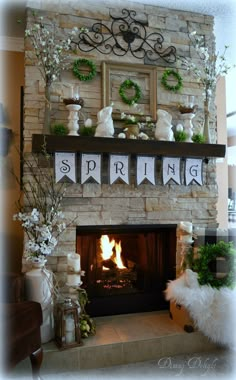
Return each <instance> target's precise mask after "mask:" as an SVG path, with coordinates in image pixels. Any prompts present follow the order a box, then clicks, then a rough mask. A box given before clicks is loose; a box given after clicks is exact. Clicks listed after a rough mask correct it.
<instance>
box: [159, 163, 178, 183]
mask: <svg viewBox="0 0 236 380" xmlns="http://www.w3.org/2000/svg"><path fill="white" fill-rule="evenodd" d="M162 177H163V185H166V184H167V183H168V182H169V181H170V180H173V181H174V182H175V183H177V185H180V158H178V157H177V158H174V157H163V161H162Z"/></svg>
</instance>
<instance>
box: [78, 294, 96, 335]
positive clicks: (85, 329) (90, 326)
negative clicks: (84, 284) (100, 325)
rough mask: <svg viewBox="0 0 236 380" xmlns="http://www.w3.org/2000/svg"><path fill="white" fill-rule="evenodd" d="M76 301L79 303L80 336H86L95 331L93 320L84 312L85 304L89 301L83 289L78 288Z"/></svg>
mask: <svg viewBox="0 0 236 380" xmlns="http://www.w3.org/2000/svg"><path fill="white" fill-rule="evenodd" d="M78 301H79V305H80V309H81V310H80V315H79V326H80V332H81V337H82V338H88V336H89V335H94V334H95V333H96V326H95V322H94V320H93V319H92V318H90V316H89V315H88V314H87V313H86V310H85V308H86V305H87V303H89V299H88V294H87V292H86V290H85V289H82V288H79V289H78Z"/></svg>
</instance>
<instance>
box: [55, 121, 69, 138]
mask: <svg viewBox="0 0 236 380" xmlns="http://www.w3.org/2000/svg"><path fill="white" fill-rule="evenodd" d="M51 131H52V133H53V134H54V135H57V136H65V135H68V133H69V129H68V127H67V126H66V125H64V124H60V123H58V124H54V125H52V126H51Z"/></svg>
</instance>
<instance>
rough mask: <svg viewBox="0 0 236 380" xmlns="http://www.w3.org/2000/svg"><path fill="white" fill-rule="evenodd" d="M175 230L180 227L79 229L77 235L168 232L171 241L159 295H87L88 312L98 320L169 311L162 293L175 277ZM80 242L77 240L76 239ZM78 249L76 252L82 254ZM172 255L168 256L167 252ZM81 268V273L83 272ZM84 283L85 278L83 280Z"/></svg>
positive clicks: (117, 226)
mask: <svg viewBox="0 0 236 380" xmlns="http://www.w3.org/2000/svg"><path fill="white" fill-rule="evenodd" d="M176 228H177V224H138V225H137V224H120V225H86V226H77V228H76V235H77V236H83V235H85V236H86V235H89V234H92V235H96V234H104V235H105V234H122V233H123V234H124V233H132V232H134V233H143V234H145V233H152V232H154V233H159V234H161V233H163V234H164V231H167V230H168V233H169V234H170V237H171V239H166V244H167V246H166V250H167V254H165V255H163V254H162V256H163V257H161V258H160V260H161V263H160V265H162V266H163V268H165V273H164V275H163V278H162V280H161V281H160V289H159V291H157V292H156V291H151V292H147V293H142V292H140V293H135V294H132V295H131V294H122V295H116V296H112V297H111V296H103V297H91V295H90V294H88V296H89V299H90V303H89V304H88V305H87V312H88V313H89V314H90V315H91V316H93V317H95V316H104V315H113V314H124V313H137V312H146V311H155V310H166V309H168V307H169V304H168V302H166V301H165V297H164V294H163V291H164V290H165V288H166V283H167V282H168V281H169V280H173V279H175V277H176ZM76 241H77V239H76ZM76 245H77V252H78V253H81V252H80V249H79V246H78V244H77V243H76ZM169 251H171V252H172V253H171V254H170V255H168V252H169ZM83 269H84V268H83V266H82V270H83ZM82 280H83V278H82Z"/></svg>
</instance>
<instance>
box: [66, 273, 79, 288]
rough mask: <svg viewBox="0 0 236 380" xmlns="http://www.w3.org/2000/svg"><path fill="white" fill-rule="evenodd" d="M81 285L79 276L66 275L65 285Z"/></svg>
mask: <svg viewBox="0 0 236 380" xmlns="http://www.w3.org/2000/svg"><path fill="white" fill-rule="evenodd" d="M80 284H81V277H80V274H69V273H68V274H67V285H69V286H79V285H80Z"/></svg>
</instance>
